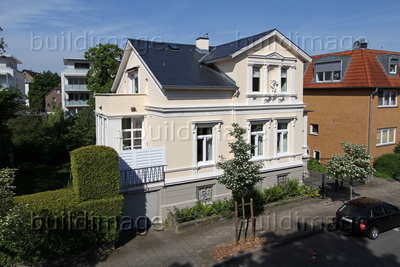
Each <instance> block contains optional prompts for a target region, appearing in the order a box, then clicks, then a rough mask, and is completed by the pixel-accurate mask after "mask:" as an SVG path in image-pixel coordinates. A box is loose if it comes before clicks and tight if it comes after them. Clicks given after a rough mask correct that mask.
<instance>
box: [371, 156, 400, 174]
mask: <svg viewBox="0 0 400 267" xmlns="http://www.w3.org/2000/svg"><path fill="white" fill-rule="evenodd" d="M374 168H375V170H376V171H377V172H378V173H380V175H382V174H386V175H389V176H390V177H392V178H395V177H400V154H384V155H381V156H379V157H377V158H376V159H375V161H374Z"/></svg>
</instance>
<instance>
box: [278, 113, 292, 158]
mask: <svg viewBox="0 0 400 267" xmlns="http://www.w3.org/2000/svg"><path fill="white" fill-rule="evenodd" d="M281 123H286V129H279V124H281ZM289 128H290V121H277V125H276V153H277V155H278V156H281V155H287V154H289ZM285 134H286V151H284V150H283V148H284V147H285V146H284V141H285V138H284V135H285ZM279 143H280V144H281V147H280V148H279V146H278V144H279Z"/></svg>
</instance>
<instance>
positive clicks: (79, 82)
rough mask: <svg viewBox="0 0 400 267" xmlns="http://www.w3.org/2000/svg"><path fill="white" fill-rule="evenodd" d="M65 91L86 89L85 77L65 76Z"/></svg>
mask: <svg viewBox="0 0 400 267" xmlns="http://www.w3.org/2000/svg"><path fill="white" fill-rule="evenodd" d="M66 79H67V83H66V84H65V87H64V88H65V92H73V91H87V90H88V89H87V79H86V77H66Z"/></svg>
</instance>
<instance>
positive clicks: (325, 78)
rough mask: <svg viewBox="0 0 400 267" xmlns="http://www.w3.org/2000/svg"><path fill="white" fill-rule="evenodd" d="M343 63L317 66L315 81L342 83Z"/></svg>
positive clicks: (326, 63) (325, 63) (317, 64)
mask: <svg viewBox="0 0 400 267" xmlns="http://www.w3.org/2000/svg"><path fill="white" fill-rule="evenodd" d="M341 65H342V64H341V61H334V62H324V63H316V64H315V80H316V81H317V82H340V80H341V78H342V71H341Z"/></svg>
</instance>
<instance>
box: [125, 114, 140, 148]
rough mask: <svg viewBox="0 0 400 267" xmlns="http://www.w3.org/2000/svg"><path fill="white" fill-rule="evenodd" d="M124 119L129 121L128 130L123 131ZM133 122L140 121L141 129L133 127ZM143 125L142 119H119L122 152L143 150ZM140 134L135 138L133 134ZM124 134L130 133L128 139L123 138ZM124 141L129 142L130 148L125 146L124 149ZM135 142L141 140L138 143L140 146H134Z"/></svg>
mask: <svg viewBox="0 0 400 267" xmlns="http://www.w3.org/2000/svg"><path fill="white" fill-rule="evenodd" d="M124 119H130V128H129V129H128V128H127V129H124V128H123V120H124ZM135 121H140V122H141V128H135V127H134V122H135ZM143 125H144V120H143V118H139V117H126V118H122V119H121V133H122V134H121V149H122V150H133V149H142V148H143V137H144V133H143ZM138 132H140V137H136V136H135V133H138ZM124 133H130V137H127V138H124ZM124 140H129V141H130V144H131V145H130V146H125V147H124ZM135 140H141V141H140V146H137V145H135Z"/></svg>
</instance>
